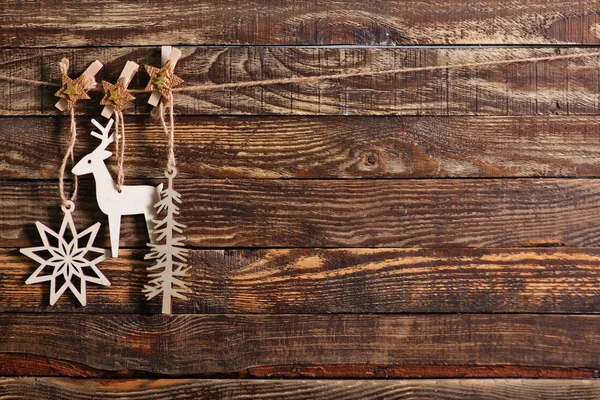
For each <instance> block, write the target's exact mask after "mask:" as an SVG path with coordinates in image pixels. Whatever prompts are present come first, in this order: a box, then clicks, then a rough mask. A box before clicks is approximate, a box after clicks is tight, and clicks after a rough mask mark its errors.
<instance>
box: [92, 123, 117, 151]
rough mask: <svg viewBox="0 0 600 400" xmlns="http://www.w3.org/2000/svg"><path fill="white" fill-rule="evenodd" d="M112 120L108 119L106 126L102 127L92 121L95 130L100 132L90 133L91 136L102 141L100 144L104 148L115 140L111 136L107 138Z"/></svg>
mask: <svg viewBox="0 0 600 400" xmlns="http://www.w3.org/2000/svg"><path fill="white" fill-rule="evenodd" d="M113 122H114V121H113V119H112V118H111V119H109V120H108V124H106V126H102V125H100V123H99V122H98V121H96V120H95V119H92V124H94V125H95V126H96V128H98V129H99V130H100V132H101V133H98V132H94V131H92V132H91V133H92V136H94V137H96V138H98V139H100V140H102V144H101V145H104V147H106V146H108V145H109V144H110V143H112V142H113V141H114V140H115V139H114V136H113V135H110V136H108V133H109V132H110V128H112V126H113Z"/></svg>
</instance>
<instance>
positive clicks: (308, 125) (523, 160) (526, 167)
mask: <svg viewBox="0 0 600 400" xmlns="http://www.w3.org/2000/svg"><path fill="white" fill-rule="evenodd" d="M68 125H69V123H68V119H66V118H50V117H40V118H38V117H32V118H10V119H8V118H4V119H0V148H2V149H3V151H2V152H1V153H0V178H3V179H48V178H57V177H58V169H59V166H58V162H57V160H60V159H61V158H62V154H63V152H64V151H65V149H66V148H67V138H68V136H69V135H68ZM77 125H78V127H79V139H78V145H77V148H76V150H75V153H76V157H77V158H80V157H83V156H84V155H85V154H87V153H88V152H90V151H92V150H93V149H94V148H95V147H96V146H97V145H98V144H99V140H98V139H96V138H94V137H92V136H91V135H90V134H89V132H90V131H91V130H92V129H93V126H92V124H91V123H90V119H89V118H84V117H82V118H78V121H77ZM599 143H600V118H598V117H596V116H573V117H566V116H550V117H546V116H544V117H318V118H312V117H192V116H182V117H179V118H177V135H176V146H177V147H176V150H177V160H178V167H179V177H181V178H261V179H263V178H352V179H354V178H438V177H440V178H442V177H457V178H462V177H470V178H471V177H473V178H479V177H481V178H484V177H486V178H487V177H572V176H600V161H599V160H600V144H599ZM42 150H43V151H42ZM109 150H114V149H113V147H112V146H111V147H109ZM166 153H167V149H166V139H165V137H164V132H163V130H162V128H160V127H159V125H158V124H156V123H154V122H152V121H150V120H149V119H148V118H147V117H145V116H139V117H131V118H127V152H126V157H127V161H126V163H125V173H126V175H127V177H129V178H157V179H162V178H163V177H164V175H163V168H164V164H165V163H164V162H162V163H161V162H160V160H164V159H166ZM109 164H110V165H111V166H114V160H112V159H111V160H109ZM113 173H115V174H116V171H114V170H113ZM115 176H116V175H115Z"/></svg>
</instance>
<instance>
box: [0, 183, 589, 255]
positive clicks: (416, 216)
mask: <svg viewBox="0 0 600 400" xmlns="http://www.w3.org/2000/svg"><path fill="white" fill-rule="evenodd" d="M127 182H128V183H131V184H136V183H140V181H135V180H129V181H127ZM145 182H146V183H151V182H150V181H145ZM154 183H157V182H156V181H154ZM57 186H58V185H57V183H56V182H55V181H28V182H23V181H0V199H2V213H0V247H24V246H31V245H34V244H37V243H39V238H38V234H37V231H36V229H35V225H34V221H43V222H44V223H46V224H50V225H51V226H57V225H59V224H60V221H61V220H62V212H61V211H60V209H59V207H58V193H57ZM177 189H178V191H179V192H180V193H181V194H182V196H183V201H184V203H183V205H182V208H181V221H183V222H184V223H185V224H186V225H187V229H186V231H185V234H186V236H187V238H188V240H187V245H188V246H192V247H205V248H217V247H523V246H529V247H530V246H557V245H563V246H570V247H598V246H599V245H600V236H599V235H598V231H599V228H598V227H599V226H600V224H599V223H598V218H599V215H600V212H599V211H600V203H599V202H598V198H599V196H600V181H597V180H592V179H543V180H540V179H516V180H513V179H486V180H476V179H470V180H461V179H441V180H406V181H401V180H368V181H363V180H270V179H269V180H266V179H258V180H257V179H253V180H252V179H250V180H244V179H240V180H216V179H211V180H185V179H180V180H179V181H178V184H177ZM77 207H78V208H77V211H75V214H74V218H75V221H76V222H77V224H79V225H80V226H89V225H90V224H92V223H94V222H97V221H101V222H103V225H104V226H103V227H102V228H101V229H100V234H99V243H103V245H105V246H106V245H108V243H107V240H106V238H107V226H106V224H107V221H106V217H105V216H104V214H102V213H101V212H100V211H99V209H98V206H97V204H96V200H95V195H94V189H93V187H92V182H91V181H89V180H87V181H85V182H82V185H80V194H79V200H78V206H77ZM147 240H148V239H147V237H146V229H145V226H144V221H143V218H141V219H140V218H135V217H124V218H123V223H122V225H121V245H122V246H125V247H132V246H145V244H146V242H147Z"/></svg>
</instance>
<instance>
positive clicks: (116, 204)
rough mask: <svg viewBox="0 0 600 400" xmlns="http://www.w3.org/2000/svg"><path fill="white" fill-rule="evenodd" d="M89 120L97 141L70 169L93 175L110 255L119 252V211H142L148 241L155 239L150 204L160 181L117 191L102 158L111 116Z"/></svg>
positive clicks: (108, 139)
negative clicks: (102, 120) (105, 218)
mask: <svg viewBox="0 0 600 400" xmlns="http://www.w3.org/2000/svg"><path fill="white" fill-rule="evenodd" d="M92 123H93V124H94V125H95V126H96V128H98V130H100V133H97V132H94V131H92V132H91V134H92V136H94V137H96V138H98V139H100V140H101V143H100V145H99V146H98V147H97V148H96V149H95V150H94V151H92V152H91V153H90V154H88V155H86V156H85V157H83V158H82V159H81V160H80V161H79V162H78V163H77V164H76V165H75V167H73V170H72V172H73V173H74V174H75V175H86V174H93V175H94V180H95V181H96V200H97V201H98V207H100V210H101V211H102V212H103V213H104V214H106V215H107V216H108V227H109V230H110V246H111V251H112V256H113V257H115V258H116V257H118V256H119V234H120V230H121V216H123V215H137V214H144V218H145V219H146V227H147V229H148V236H149V238H150V242H152V243H154V242H155V241H156V237H155V234H154V224H153V222H152V220H153V219H156V209H155V208H154V205H155V204H156V203H157V202H158V201H159V200H160V192H161V191H162V187H163V184H162V183H161V184H160V185H158V186H149V185H136V186H131V185H124V186H122V187H121V192H119V191H118V190H117V185H116V183H115V182H114V181H113V178H112V176H111V174H110V172H109V171H108V168H107V167H106V164H105V162H104V160H106V159H107V158H109V157H110V156H111V155H112V153H111V152H110V151H108V150H106V147H107V146H108V145H109V144H110V143H112V142H113V141H114V135H110V136H109V132H110V129H111V128H112V125H113V120H112V119H110V120H109V121H108V124H107V125H106V126H102V125H101V124H99V123H98V121H96V120H95V119H92Z"/></svg>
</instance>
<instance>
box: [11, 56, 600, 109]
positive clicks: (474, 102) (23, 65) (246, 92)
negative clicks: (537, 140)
mask: <svg viewBox="0 0 600 400" xmlns="http://www.w3.org/2000/svg"><path fill="white" fill-rule="evenodd" d="M182 51H183V57H182V59H181V60H180V61H179V62H178V64H177V69H176V72H177V74H178V75H180V76H181V77H182V78H183V79H184V80H185V81H186V83H185V84H186V85H199V84H205V83H214V84H224V83H238V82H248V81H253V82H256V81H263V80H270V79H279V78H291V77H308V76H321V75H332V74H336V75H338V74H343V73H350V72H357V71H360V72H369V73H371V72H376V71H384V70H390V69H399V68H402V69H403V68H412V67H426V66H440V67H445V66H447V65H457V64H465V63H481V62H491V61H502V60H513V59H526V58H531V57H552V56H556V55H559V54H573V53H585V52H596V49H594V48H566V49H554V48H518V47H515V48H487V49H473V48H454V49H452V48H451V49H448V48H439V49H436V48H399V49H394V48H299V47H248V46H240V47H186V48H182ZM159 55H160V51H159V48H158V47H153V48H131V47H129V48H127V47H124V48H106V49H99V48H64V49H43V50H41V49H40V50H32V49H27V50H23V49H12V50H5V51H3V52H2V53H0V75H5V76H11V77H20V78H28V79H36V80H43V81H54V82H57V81H58V80H59V76H60V75H59V71H58V66H57V65H58V64H57V63H58V61H59V60H60V59H61V58H63V57H65V56H67V57H69V58H70V59H71V61H72V65H73V68H72V70H73V74H74V75H78V74H80V73H81V72H82V71H83V70H84V69H85V68H86V67H87V66H88V65H89V63H91V62H92V61H94V60H96V59H97V58H100V59H102V62H103V63H104V64H105V68H103V70H101V71H100V73H99V76H98V79H107V80H109V81H111V82H114V81H116V79H117V77H118V75H119V74H120V72H121V69H122V68H123V65H124V64H125V62H126V61H127V60H132V61H136V62H137V63H138V64H140V65H143V64H146V63H148V64H152V65H158V64H159V62H160V61H159ZM599 58H600V57H598V56H594V57H590V58H585V59H577V60H559V61H545V62H538V63H533V62H528V63H525V64H504V65H498V66H487V67H470V68H467V67H463V68H453V69H440V70H435V71H421V72H410V73H403V74H395V75H389V74H388V75H377V76H375V75H368V76H362V77H351V78H345V79H329V80H322V81H316V82H305V83H289V84H277V85H267V86H263V87H246V88H230V89H214V90H207V91H201V92H178V93H176V97H175V104H176V110H177V114H179V115H183V114H221V115H223V114H233V115H241V114H248V115H266V114H278V115H286V114H290V115H291V114H295V115H346V116H347V115H500V116H503V115H534V114H571V115H572V114H588V115H590V114H598V113H600V110H599V107H598V104H599V103H600V101H599V92H600V87H599V84H598V81H599V72H598V59H599ZM147 80H148V76H147V74H146V73H145V72H140V73H138V74H137V75H136V77H135V78H134V81H133V82H132V84H131V85H130V87H131V88H134V89H143V88H144V87H145V86H146V83H147ZM0 92H2V93H7V94H8V95H6V96H3V97H2V98H0V115H42V114H49V115H58V112H57V110H56V109H55V108H54V103H55V102H56V97H54V93H55V92H56V88H55V87H47V86H45V87H39V86H32V85H30V84H24V83H17V82H7V81H0ZM100 97H101V96H100V92H96V93H94V94H93V96H92V100H90V101H84V102H80V104H78V107H77V110H78V112H79V113H85V114H87V115H98V114H99V113H100V110H101V106H100V105H99V101H100ZM137 97H138V100H137V101H136V103H135V104H134V105H133V106H132V107H130V108H128V109H127V110H125V114H126V115H129V114H138V113H148V112H149V111H150V109H151V108H150V106H149V105H148V104H146V101H147V98H148V94H138V95H137Z"/></svg>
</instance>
